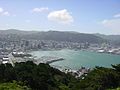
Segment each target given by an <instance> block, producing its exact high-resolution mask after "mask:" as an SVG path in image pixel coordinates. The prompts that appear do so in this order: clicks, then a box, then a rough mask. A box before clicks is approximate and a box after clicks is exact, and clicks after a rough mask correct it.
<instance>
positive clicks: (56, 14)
mask: <svg viewBox="0 0 120 90" xmlns="http://www.w3.org/2000/svg"><path fill="white" fill-rule="evenodd" d="M48 20H51V21H55V22H59V23H64V24H69V23H72V22H73V21H74V20H73V17H72V16H71V15H70V13H69V12H68V11H67V10H66V9H63V10H59V11H53V12H50V13H49V14H48Z"/></svg>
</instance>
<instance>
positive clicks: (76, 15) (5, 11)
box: [0, 0, 120, 34]
mask: <svg viewBox="0 0 120 90" xmlns="http://www.w3.org/2000/svg"><path fill="white" fill-rule="evenodd" d="M119 8H120V1H119V0H101V1H96V0H91V2H90V1H88V0H71V1H67V0H61V1H57V0H51V1H49V0H44V1H43V0H36V1H35V0H30V1H28V0H26V1H24V0H18V1H14V0H11V1H9V0H1V1H0V30H6V29H19V30H26V31H28V30H30V31H31V30H32V31H49V30H57V31H77V32H80V33H102V34H120V9H119Z"/></svg>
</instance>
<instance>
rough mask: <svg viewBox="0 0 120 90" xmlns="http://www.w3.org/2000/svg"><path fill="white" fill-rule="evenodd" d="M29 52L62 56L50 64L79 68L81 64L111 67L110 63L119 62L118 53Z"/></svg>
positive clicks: (66, 50) (40, 55)
mask: <svg viewBox="0 0 120 90" xmlns="http://www.w3.org/2000/svg"><path fill="white" fill-rule="evenodd" d="M30 54H32V55H33V56H36V57H37V58H40V57H42V56H53V57H56V56H57V57H62V58H64V60H62V61H56V62H53V63H51V64H50V65H53V66H58V67H62V68H71V69H79V68H80V67H81V66H84V67H87V68H94V67H95V66H103V67H111V64H120V55H113V54H106V53H96V52H90V51H81V50H78V51H75V50H68V49H63V50H53V51H41V50H40V51H33V52H31V53H30Z"/></svg>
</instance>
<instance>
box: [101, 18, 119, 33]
mask: <svg viewBox="0 0 120 90" xmlns="http://www.w3.org/2000/svg"><path fill="white" fill-rule="evenodd" d="M102 24H103V25H104V27H106V28H108V29H110V30H112V31H115V32H119V33H120V19H110V20H103V21H102Z"/></svg>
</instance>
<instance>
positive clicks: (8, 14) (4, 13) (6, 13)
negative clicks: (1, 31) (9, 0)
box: [2, 12, 10, 16]
mask: <svg viewBox="0 0 120 90" xmlns="http://www.w3.org/2000/svg"><path fill="white" fill-rule="evenodd" d="M2 15H4V16H10V13H9V12H3V14H2Z"/></svg>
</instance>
